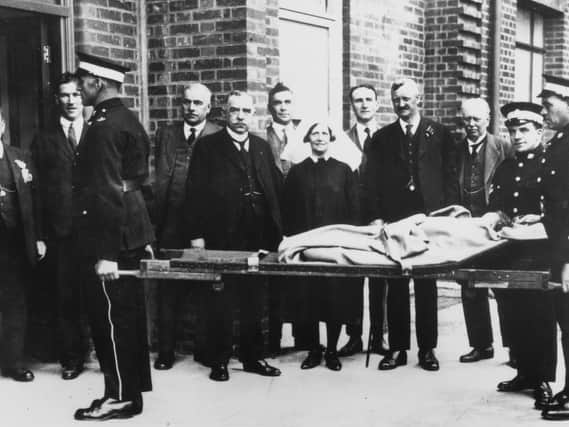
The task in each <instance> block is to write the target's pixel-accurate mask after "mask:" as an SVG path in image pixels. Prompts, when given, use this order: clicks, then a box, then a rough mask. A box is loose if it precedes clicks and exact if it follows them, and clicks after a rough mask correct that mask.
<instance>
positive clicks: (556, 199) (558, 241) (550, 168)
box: [543, 126, 569, 281]
mask: <svg viewBox="0 0 569 427" xmlns="http://www.w3.org/2000/svg"><path fill="white" fill-rule="evenodd" d="M545 160H546V162H545V171H544V173H543V187H544V189H543V194H544V199H545V200H544V202H545V217H544V219H543V224H544V225H545V229H546V231H547V235H548V238H549V241H550V245H551V256H552V259H551V274H552V279H553V280H555V281H559V280H560V277H561V268H562V267H563V264H565V263H569V166H568V165H569V126H567V127H566V128H565V129H563V130H561V131H559V132H557V133H556V134H555V136H554V137H553V138H552V139H551V140H550V141H549V142H548V144H547V148H546V155H545Z"/></svg>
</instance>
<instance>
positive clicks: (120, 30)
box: [74, 0, 141, 110]
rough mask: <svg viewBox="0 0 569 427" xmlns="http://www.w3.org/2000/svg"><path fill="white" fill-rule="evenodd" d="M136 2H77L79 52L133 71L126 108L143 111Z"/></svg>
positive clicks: (129, 76)
mask: <svg viewBox="0 0 569 427" xmlns="http://www.w3.org/2000/svg"><path fill="white" fill-rule="evenodd" d="M137 7H139V2H138V1H135V0H76V1H75V2H74V13H75V22H74V23H75V44H76V48H77V49H81V50H84V51H86V52H88V53H92V54H94V55H98V56H102V57H104V58H109V59H112V60H113V61H117V62H120V63H122V64H123V65H125V66H128V67H130V68H131V70H132V71H133V72H131V73H128V74H127V75H126V78H125V82H124V84H123V87H122V92H123V96H124V100H125V103H126V105H127V106H128V107H129V108H133V109H135V110H139V109H140V90H141V89H140V76H139V74H138V73H137V70H140V66H139V61H140V58H139V46H138V27H137Z"/></svg>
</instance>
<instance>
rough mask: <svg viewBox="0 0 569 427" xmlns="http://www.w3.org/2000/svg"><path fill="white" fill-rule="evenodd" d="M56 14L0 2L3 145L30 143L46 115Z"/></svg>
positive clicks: (54, 62) (56, 51) (56, 42)
mask: <svg viewBox="0 0 569 427" xmlns="http://www.w3.org/2000/svg"><path fill="white" fill-rule="evenodd" d="M61 58H62V55H61V33H60V17H58V16H54V15H47V14H41V13H37V12H29V11H26V10H18V9H13V8H8V7H0V106H1V108H2V113H3V115H4V118H5V120H6V124H7V126H6V134H5V135H4V138H3V139H4V141H5V143H7V144H10V145H15V146H18V147H23V148H26V149H27V148H29V146H30V144H31V142H32V139H33V136H34V133H35V132H37V130H38V129H40V128H41V127H43V126H44V125H45V124H46V122H47V121H48V120H49V118H50V117H49V116H50V110H51V105H53V96H52V89H51V82H52V80H53V78H57V76H58V75H59V72H60V70H61V69H62V64H61Z"/></svg>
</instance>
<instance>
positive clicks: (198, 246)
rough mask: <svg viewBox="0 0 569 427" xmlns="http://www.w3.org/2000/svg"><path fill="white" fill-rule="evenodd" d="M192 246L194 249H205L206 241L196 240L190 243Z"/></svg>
mask: <svg viewBox="0 0 569 427" xmlns="http://www.w3.org/2000/svg"><path fill="white" fill-rule="evenodd" d="M190 246H191V247H192V248H194V249H205V240H204V239H202V238H200V239H194V240H192V241H190Z"/></svg>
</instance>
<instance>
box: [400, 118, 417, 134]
mask: <svg viewBox="0 0 569 427" xmlns="http://www.w3.org/2000/svg"><path fill="white" fill-rule="evenodd" d="M420 121H421V116H419V115H417V116H416V117H415V118H414V119H413V120H411V121H409V122H406V121H405V120H402V119H399V126H401V130H402V131H403V133H404V134H406V133H407V125H411V132H412V133H413V135H415V133H416V132H417V128H418V127H419V122H420Z"/></svg>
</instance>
